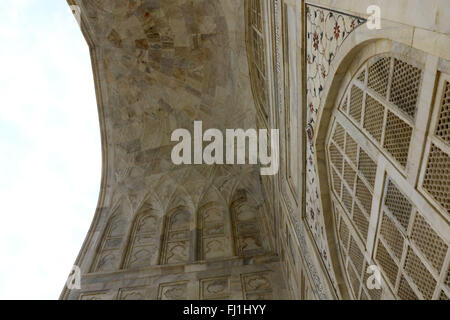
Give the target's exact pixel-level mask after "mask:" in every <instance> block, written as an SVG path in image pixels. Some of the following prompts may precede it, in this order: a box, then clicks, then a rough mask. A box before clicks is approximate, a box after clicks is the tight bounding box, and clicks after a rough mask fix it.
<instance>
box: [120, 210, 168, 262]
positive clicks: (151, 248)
mask: <svg viewBox="0 0 450 320" xmlns="http://www.w3.org/2000/svg"><path fill="white" fill-rule="evenodd" d="M161 227H162V217H161V216H160V215H159V214H158V212H157V211H156V210H154V209H153V208H152V207H151V206H150V204H147V203H146V204H144V206H143V208H142V209H141V212H140V213H139V214H138V217H137V218H136V220H135V222H134V225H133V230H132V234H131V237H130V244H129V248H128V253H127V256H126V257H125V261H124V268H137V267H146V266H152V265H156V264H157V263H158V252H159V247H160V241H161V240H160V238H161V229H162V228H161Z"/></svg>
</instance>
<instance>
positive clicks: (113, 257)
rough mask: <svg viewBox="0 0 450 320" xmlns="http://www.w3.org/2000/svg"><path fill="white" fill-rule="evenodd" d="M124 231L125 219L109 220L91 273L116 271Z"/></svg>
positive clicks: (115, 217)
mask: <svg viewBox="0 0 450 320" xmlns="http://www.w3.org/2000/svg"><path fill="white" fill-rule="evenodd" d="M125 229H126V221H125V219H123V218H120V217H117V216H114V217H112V218H111V219H110V221H109V223H108V225H107V226H106V229H105V233H104V235H103V238H102V241H101V243H100V246H99V248H98V254H97V257H96V259H95V261H94V264H93V267H92V269H91V271H92V272H105V271H113V270H117V269H118V267H119V264H120V251H121V246H122V242H123V239H124V236H125Z"/></svg>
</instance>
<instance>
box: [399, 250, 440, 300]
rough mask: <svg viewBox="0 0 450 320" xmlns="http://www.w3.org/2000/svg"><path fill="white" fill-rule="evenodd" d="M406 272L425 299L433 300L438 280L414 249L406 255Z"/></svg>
mask: <svg viewBox="0 0 450 320" xmlns="http://www.w3.org/2000/svg"><path fill="white" fill-rule="evenodd" d="M405 271H406V273H407V274H408V275H409V276H410V277H411V279H412V280H413V281H414V283H415V284H416V285H417V287H418V289H419V291H420V292H421V293H422V294H423V295H424V298H425V299H428V300H429V299H431V298H432V297H433V293H434V289H435V288H436V280H435V279H434V278H433V276H432V275H431V273H430V272H429V271H428V269H427V268H426V267H425V266H424V265H423V263H422V261H421V260H420V259H419V257H418V256H417V255H416V254H415V253H414V251H413V250H412V248H409V250H408V254H407V255H406V261H405Z"/></svg>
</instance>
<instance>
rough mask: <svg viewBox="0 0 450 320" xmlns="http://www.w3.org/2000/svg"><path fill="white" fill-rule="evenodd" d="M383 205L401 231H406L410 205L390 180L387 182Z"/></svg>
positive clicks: (410, 209)
mask: <svg viewBox="0 0 450 320" xmlns="http://www.w3.org/2000/svg"><path fill="white" fill-rule="evenodd" d="M384 204H385V205H386V207H387V209H388V210H389V212H390V213H391V214H392V215H393V216H394V218H395V219H396V220H397V221H398V222H399V223H400V224H401V226H402V227H403V229H404V230H407V229H408V224H409V219H410V217H411V211H412V204H411V202H410V201H409V200H408V198H407V197H406V196H405V195H404V194H403V193H402V192H401V191H400V190H399V189H398V188H397V186H396V185H395V184H394V183H393V182H392V181H391V180H388V183H387V187H386V196H385V198H384Z"/></svg>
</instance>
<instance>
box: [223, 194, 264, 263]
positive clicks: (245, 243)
mask: <svg viewBox="0 0 450 320" xmlns="http://www.w3.org/2000/svg"><path fill="white" fill-rule="evenodd" d="M230 211H231V217H232V225H233V232H234V238H235V239H236V240H235V252H236V253H237V255H238V256H253V255H260V254H264V253H265V251H266V250H265V247H266V245H265V242H264V238H265V234H264V233H265V232H264V230H265V228H264V225H263V223H262V220H261V215H260V212H259V208H258V206H257V204H256V203H255V201H254V200H253V199H252V198H251V197H250V195H249V193H248V191H246V190H245V189H237V190H236V191H235V194H234V196H233V198H232V201H231V206H230Z"/></svg>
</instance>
